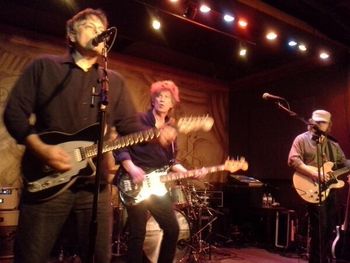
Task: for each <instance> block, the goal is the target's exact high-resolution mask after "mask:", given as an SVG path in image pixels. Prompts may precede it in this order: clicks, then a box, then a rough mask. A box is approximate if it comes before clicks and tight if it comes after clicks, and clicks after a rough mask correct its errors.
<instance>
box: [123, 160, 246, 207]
mask: <svg viewBox="0 0 350 263" xmlns="http://www.w3.org/2000/svg"><path fill="white" fill-rule="evenodd" d="M202 169H203V168H201V169H194V170H190V171H187V172H169V171H168V170H169V167H168V166H166V167H163V168H161V169H157V170H154V171H152V172H150V173H148V174H146V175H145V179H144V180H143V182H142V183H139V184H135V183H134V182H133V180H132V178H131V176H130V175H129V174H128V173H127V172H125V170H124V169H119V171H118V173H117V186H118V189H119V195H120V199H121V201H122V202H123V204H124V205H128V206H130V205H136V204H138V203H140V202H142V201H144V200H146V199H148V198H149V197H150V196H151V195H157V196H164V195H165V194H166V193H167V192H168V190H167V187H166V183H167V182H170V181H174V180H180V179H185V178H190V177H193V176H195V175H196V174H198V173H199V172H201V170H202ZM204 169H206V170H207V171H208V173H214V172H218V171H229V172H231V173H233V172H236V171H238V170H243V171H245V170H247V169H248V163H247V162H246V160H245V159H244V158H243V157H242V158H241V159H240V160H226V162H225V163H224V164H222V165H218V166H211V167H206V168H204Z"/></svg>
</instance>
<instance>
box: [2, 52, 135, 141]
mask: <svg viewBox="0 0 350 263" xmlns="http://www.w3.org/2000/svg"><path fill="white" fill-rule="evenodd" d="M102 75H103V74H102V70H101V68H100V67H99V66H98V64H95V65H94V66H92V67H91V68H90V69H89V70H88V71H87V72H85V71H84V70H82V69H81V68H80V67H79V66H77V65H76V64H75V62H74V60H73V58H72V57H71V56H70V55H66V56H47V57H42V58H39V59H37V60H35V61H33V63H32V64H31V65H30V66H29V67H28V68H27V69H26V70H25V71H24V73H23V75H22V76H21V77H20V78H19V79H18V81H17V82H16V84H15V86H14V88H13V90H12V92H11V95H10V96H9V100H8V103H7V106H6V108H5V112H4V122H5V125H6V127H7V130H8V131H9V133H10V134H11V135H12V136H13V137H14V138H15V139H16V140H17V142H19V143H24V139H25V138H26V137H27V136H28V135H30V134H32V133H40V132H43V131H61V132H66V133H74V132H76V131H78V130H81V129H83V128H85V127H87V126H89V125H91V124H93V123H96V122H97V120H98V110H99V106H98V104H97V103H95V107H91V106H90V104H91V93H92V87H95V88H96V92H99V89H100V84H99V79H100V78H101V77H102ZM108 79H109V92H108V102H109V104H108V106H107V118H106V120H107V124H109V125H111V126H115V127H116V129H117V131H118V133H119V134H121V135H125V134H128V133H131V132H136V131H139V130H141V125H140V123H139V121H138V118H137V114H136V110H135V107H134V105H133V103H132V100H131V98H130V95H129V91H128V90H127V88H126V86H125V84H124V81H123V79H122V77H121V76H120V75H119V74H118V73H116V72H114V71H110V70H109V71H108ZM98 101H99V98H98V97H97V98H95V102H98ZM32 113H34V114H35V115H36V123H35V125H34V126H31V125H30V122H29V116H30V115H31V114H32Z"/></svg>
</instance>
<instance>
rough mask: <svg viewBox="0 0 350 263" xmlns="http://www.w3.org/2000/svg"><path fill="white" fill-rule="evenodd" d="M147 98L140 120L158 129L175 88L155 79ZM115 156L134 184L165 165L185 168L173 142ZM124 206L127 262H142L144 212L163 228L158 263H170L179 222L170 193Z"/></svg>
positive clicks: (173, 99) (176, 93)
mask: <svg viewBox="0 0 350 263" xmlns="http://www.w3.org/2000/svg"><path fill="white" fill-rule="evenodd" d="M151 100H152V101H151V103H152V108H151V109H150V110H149V111H148V112H146V113H142V114H140V119H141V122H142V124H143V125H145V126H147V127H150V128H151V127H157V128H161V127H163V126H164V125H165V124H166V123H168V122H169V121H170V117H169V113H170V111H171V110H172V109H173V108H174V107H175V105H176V104H177V103H178V102H179V101H180V99H179V90H178V87H177V86H176V85H175V83H174V82H173V81H169V80H166V81H158V82H155V83H153V84H152V85H151ZM115 156H116V159H117V161H118V162H119V163H121V164H122V167H123V169H122V170H124V172H127V173H128V174H129V175H130V176H131V178H132V180H133V182H134V183H135V184H138V183H142V181H143V180H144V179H145V175H146V173H148V172H150V171H152V170H156V169H159V168H163V167H165V166H170V167H171V170H172V171H175V172H186V169H185V168H184V167H183V166H182V165H181V164H180V163H177V162H176V160H175V157H176V144H175V142H173V143H172V144H171V145H169V146H168V147H161V146H160V145H159V144H154V143H145V144H139V145H135V146H131V147H129V148H126V149H124V150H121V151H119V152H116V154H115ZM205 173H206V171H205V169H204V170H203V173H202V174H198V176H204V174H205ZM126 208H127V212H128V225H129V226H130V229H129V239H128V262H129V263H142V260H143V243H144V239H145V234H146V223H147V216H148V211H149V212H150V213H151V214H152V216H153V217H154V218H155V220H156V221H157V222H158V224H159V226H160V228H161V229H162V230H163V239H162V243H161V249H160V253H159V257H158V262H160V263H171V262H173V259H174V256H175V251H176V243H177V239H178V235H179V225H178V222H177V219H176V216H175V213H174V210H173V204H172V201H171V199H170V196H169V195H168V194H165V195H164V196H156V195H151V196H150V197H149V198H148V199H147V200H144V201H142V202H140V203H138V204H135V205H127V206H126Z"/></svg>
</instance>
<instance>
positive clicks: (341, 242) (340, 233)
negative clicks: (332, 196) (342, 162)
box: [332, 175, 350, 260]
mask: <svg viewBox="0 0 350 263" xmlns="http://www.w3.org/2000/svg"><path fill="white" fill-rule="evenodd" d="M348 184H349V190H348V198H347V201H346V210H345V215H344V223H343V224H342V225H341V226H337V227H336V232H337V236H336V237H335V239H334V241H333V243H332V257H333V258H334V259H337V260H340V259H341V260H350V250H349V248H350V232H349V206H350V175H348Z"/></svg>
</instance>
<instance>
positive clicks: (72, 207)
mask: <svg viewBox="0 0 350 263" xmlns="http://www.w3.org/2000/svg"><path fill="white" fill-rule="evenodd" d="M93 188H94V187H93V185H85V186H83V187H79V188H75V187H72V188H71V189H69V190H66V191H64V192H63V193H61V194H60V195H58V196H57V197H55V198H53V199H51V200H49V201H45V202H42V203H35V204H33V203H26V202H25V200H22V203H21V206H20V216H19V222H18V228H17V232H16V239H15V260H14V262H15V263H47V262H48V260H49V257H50V254H51V250H52V248H53V246H54V244H55V242H56V240H57V238H58V237H59V235H60V232H61V231H62V227H63V225H64V223H65V222H66V221H67V219H68V217H71V216H73V217H74V220H75V222H76V229H75V230H76V232H77V235H78V239H77V240H76V244H78V247H79V250H80V251H79V256H80V258H81V260H82V262H87V259H88V246H89V227H90V220H91V210H92V202H93ZM97 224H98V226H97V227H98V228H97V236H96V246H95V262H98V263H110V258H111V235H112V234H111V233H112V207H111V202H110V188H109V187H108V186H107V185H101V192H100V195H99V202H98V212H97Z"/></svg>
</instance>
